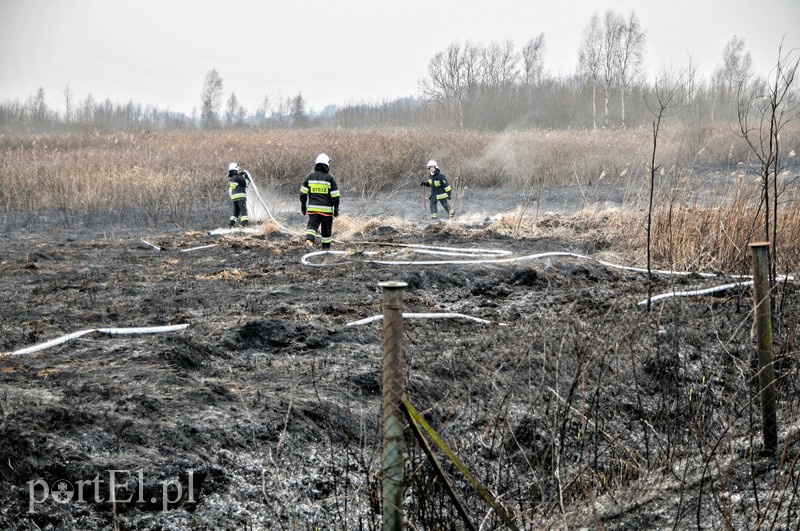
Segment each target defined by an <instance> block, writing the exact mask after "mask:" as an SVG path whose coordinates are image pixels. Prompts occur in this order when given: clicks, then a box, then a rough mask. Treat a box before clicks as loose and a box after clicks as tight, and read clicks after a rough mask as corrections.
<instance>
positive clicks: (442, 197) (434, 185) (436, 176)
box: [419, 160, 456, 219]
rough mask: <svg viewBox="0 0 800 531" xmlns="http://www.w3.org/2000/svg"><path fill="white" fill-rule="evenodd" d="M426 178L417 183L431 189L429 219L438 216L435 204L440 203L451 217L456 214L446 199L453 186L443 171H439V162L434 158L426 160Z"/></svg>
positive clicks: (448, 197)
mask: <svg viewBox="0 0 800 531" xmlns="http://www.w3.org/2000/svg"><path fill="white" fill-rule="evenodd" d="M428 173H429V175H428V179H427V180H425V181H422V182H421V183H419V185H420V186H427V187H429V188H430V189H431V195H430V198H429V199H430V203H431V219H437V218H438V217H439V214H438V209H437V204H438V203H441V204H442V207H444V209H445V210H446V211H447V213H448V214H449V215H450V217H451V218H452V217H453V216H455V215H456V213H455V211H454V210H453V209H452V208H450V205H449V204H448V202H447V200H448V199H450V195H451V194H452V192H453V187H452V186H450V183H449V182H447V177H445V175H444V173H442V172H440V171H439V164H437V163H436V161H435V160H429V161H428Z"/></svg>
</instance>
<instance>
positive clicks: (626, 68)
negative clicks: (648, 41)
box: [615, 10, 645, 127]
mask: <svg viewBox="0 0 800 531" xmlns="http://www.w3.org/2000/svg"><path fill="white" fill-rule="evenodd" d="M619 31H620V35H619V43H618V45H619V47H618V48H617V51H616V53H615V58H616V71H617V78H618V81H619V99H620V119H621V122H622V127H625V93H626V92H627V90H628V85H630V83H631V81H632V80H633V79H635V78H636V77H637V76H638V75H639V74H640V73H641V70H642V61H643V59H644V50H645V32H644V30H643V29H642V27H641V24H640V23H639V19H638V18H637V17H636V13H635V12H634V11H633V10H632V11H631V15H630V17H628V22H627V23H623V24H622V25H621V26H620V27H619Z"/></svg>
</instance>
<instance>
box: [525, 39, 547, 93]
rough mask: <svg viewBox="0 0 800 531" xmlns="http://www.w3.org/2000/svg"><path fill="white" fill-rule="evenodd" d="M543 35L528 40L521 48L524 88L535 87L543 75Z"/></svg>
mask: <svg viewBox="0 0 800 531" xmlns="http://www.w3.org/2000/svg"><path fill="white" fill-rule="evenodd" d="M544 50H545V42H544V33H540V34H539V35H537V36H536V37H535V38H533V39H531V40H529V41H528V42H527V43H526V44H525V46H523V47H522V51H521V52H520V55H521V56H522V77H523V81H524V83H525V85H526V86H532V85H536V84H537V83H539V82H540V81H541V80H542V75H543V73H544Z"/></svg>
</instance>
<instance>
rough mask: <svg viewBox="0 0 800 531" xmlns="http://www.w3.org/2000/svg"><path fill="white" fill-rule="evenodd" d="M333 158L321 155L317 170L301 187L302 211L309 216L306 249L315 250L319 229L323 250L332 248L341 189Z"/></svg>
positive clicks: (315, 166) (318, 159) (318, 158)
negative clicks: (333, 165)
mask: <svg viewBox="0 0 800 531" xmlns="http://www.w3.org/2000/svg"><path fill="white" fill-rule="evenodd" d="M330 162H331V158H330V157H329V156H328V155H326V154H325V153H320V154H319V155H318V156H317V160H316V161H315V163H314V171H313V172H311V173H309V174H308V177H306V180H305V181H303V184H302V186H300V212H302V213H303V215H304V216H305V215H306V214H308V225H306V247H307V248H308V249H309V250H313V248H314V241H315V240H316V236H317V230H318V229H319V234H320V236H321V237H322V250H327V249H330V248H331V241H333V238H332V234H333V218H335V217H337V216H338V215H339V188H338V187H337V186H336V179H334V177H333V175H332V174H331V173H329V172H330Z"/></svg>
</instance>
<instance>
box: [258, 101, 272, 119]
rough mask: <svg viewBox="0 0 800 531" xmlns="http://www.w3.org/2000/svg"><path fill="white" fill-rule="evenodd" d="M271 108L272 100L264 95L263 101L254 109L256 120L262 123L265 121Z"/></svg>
mask: <svg viewBox="0 0 800 531" xmlns="http://www.w3.org/2000/svg"><path fill="white" fill-rule="evenodd" d="M271 108H272V102H271V101H270V99H269V96H264V101H262V102H261V105H259V106H258V110H256V116H257V117H258V120H259V121H260V122H262V123H264V122H266V121H267V118H268V117H269V110H270V109H271Z"/></svg>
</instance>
